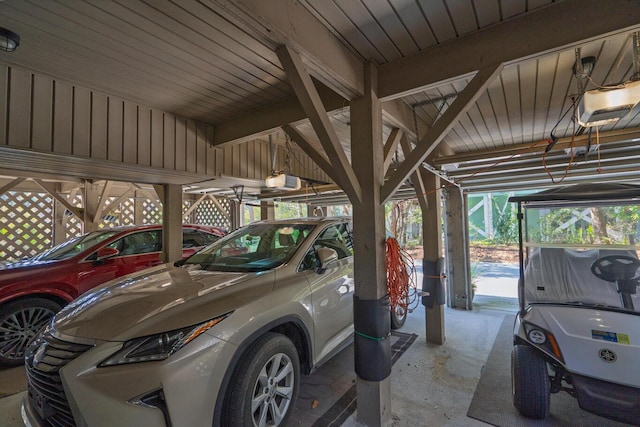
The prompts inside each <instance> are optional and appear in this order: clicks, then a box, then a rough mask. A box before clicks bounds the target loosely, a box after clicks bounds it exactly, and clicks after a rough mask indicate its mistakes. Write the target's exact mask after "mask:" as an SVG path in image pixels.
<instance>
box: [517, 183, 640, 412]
mask: <svg viewBox="0 0 640 427" xmlns="http://www.w3.org/2000/svg"><path fill="white" fill-rule="evenodd" d="M509 200H510V201H512V202H517V203H518V227H519V235H520V239H519V243H520V278H519V281H518V299H519V304H520V307H519V312H518V314H517V316H516V321H515V325H514V332H513V337H514V340H513V341H514V347H513V350H512V354H511V381H512V393H513V404H514V406H515V407H516V409H517V410H518V412H520V414H522V415H524V416H525V417H528V418H534V419H544V418H546V417H547V416H548V415H549V407H550V395H551V394H552V393H558V392H560V391H564V392H567V393H569V394H570V395H571V396H573V397H575V398H576V399H577V401H578V404H579V405H580V407H581V408H582V409H583V410H586V411H589V412H592V413H595V414H597V415H600V416H603V417H606V418H610V419H614V420H618V421H622V422H626V423H629V424H638V423H640V298H639V294H638V292H637V289H638V286H639V284H640V261H639V260H638V256H637V249H639V248H640V245H639V244H638V243H640V242H638V232H639V230H640V186H636V185H631V184H613V183H612V184H588V185H582V184H579V185H574V186H568V187H562V188H554V189H551V190H546V191H542V192H539V193H536V194H531V195H526V196H514V197H511V198H510V199H509Z"/></svg>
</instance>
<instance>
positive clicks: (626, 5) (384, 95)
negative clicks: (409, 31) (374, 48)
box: [378, 0, 640, 100]
mask: <svg viewBox="0 0 640 427" xmlns="http://www.w3.org/2000/svg"><path fill="white" fill-rule="evenodd" d="M639 16H640V2H638V1H629V0H609V1H601V0H566V1H562V2H556V3H553V4H552V5H549V6H548V7H542V8H539V9H537V10H534V11H532V12H528V13H524V14H522V15H520V16H518V17H515V18H512V19H508V20H506V21H504V22H502V23H500V24H496V25H493V26H491V27H489V28H487V29H484V30H480V31H475V32H472V33H470V34H469V35H467V36H465V37H460V38H459V39H457V40H455V41H452V42H449V43H443V44H441V45H438V46H435V47H433V48H431V49H426V50H424V51H422V52H420V53H417V54H415V55H411V56H408V57H405V58H401V59H397V60H394V61H391V62H388V63H386V64H382V65H380V68H379V74H378V79H379V80H378V83H379V86H378V93H379V95H380V98H381V99H384V100H386V99H393V98H399V97H402V96H405V95H408V94H411V93H415V92H420V91H423V90H425V89H427V88H428V87H430V86H435V85H437V84H439V83H443V82H446V81H450V80H452V79H458V78H460V77H464V76H468V75H471V74H472V73H473V72H474V71H475V70H477V69H479V68H484V67H486V66H487V65H489V64H497V63H504V64H509V63H512V62H516V61H519V60H524V59H528V58H530V57H532V56H534V55H540V54H543V53H549V52H554V51H558V50H562V49H570V48H573V47H576V46H578V45H579V44H583V43H585V42H588V41H590V40H594V39H596V38H601V37H603V36H605V35H609V34H615V33H625V32H630V31H633V30H634V29H635V30H637V29H638V28H640V23H639V19H638V17H639ZM568 22H575V23H580V24H576V25H567V23H568ZM550 28H552V29H553V31H548V29H550Z"/></svg>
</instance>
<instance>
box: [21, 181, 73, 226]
mask: <svg viewBox="0 0 640 427" xmlns="http://www.w3.org/2000/svg"><path fill="white" fill-rule="evenodd" d="M33 182H35V183H36V184H38V185H39V186H40V187H42V189H43V190H44V191H46V192H47V193H49V195H51V197H53V198H54V199H56V200H57V201H58V202H60V204H61V205H62V206H64V207H65V208H66V209H67V210H68V211H69V212H71V213H72V214H74V215H75V216H77V217H78V218H79V219H81V220H83V221H84V216H83V210H82V209H80V208H77V207H76V206H73V205H72V204H71V203H69V201H68V200H67V199H66V198H65V197H63V196H61V195H60V194H58V192H57V191H56V185H55V184H54V183H50V182H45V181H43V180H41V179H34V180H33Z"/></svg>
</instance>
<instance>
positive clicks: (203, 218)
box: [195, 197, 231, 230]
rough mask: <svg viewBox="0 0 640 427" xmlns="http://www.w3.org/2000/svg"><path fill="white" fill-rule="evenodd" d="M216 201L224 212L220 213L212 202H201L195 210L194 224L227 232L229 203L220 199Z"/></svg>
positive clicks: (229, 225)
mask: <svg viewBox="0 0 640 427" xmlns="http://www.w3.org/2000/svg"><path fill="white" fill-rule="evenodd" d="M217 200H218V202H219V203H220V205H221V206H222V208H223V209H224V212H220V210H219V209H218V207H217V206H216V204H215V203H214V202H213V200H211V199H206V200H203V201H202V202H201V203H200V204H199V205H198V207H197V208H196V209H195V222H196V223H197V224H206V225H214V226H218V227H223V228H226V229H228V230H229V229H231V220H230V217H231V214H230V212H231V201H230V200H229V199H227V198H222V197H219V198H217Z"/></svg>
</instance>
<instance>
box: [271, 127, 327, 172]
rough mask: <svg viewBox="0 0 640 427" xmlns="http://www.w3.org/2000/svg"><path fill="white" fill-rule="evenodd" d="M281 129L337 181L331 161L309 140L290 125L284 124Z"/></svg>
mask: <svg viewBox="0 0 640 427" xmlns="http://www.w3.org/2000/svg"><path fill="white" fill-rule="evenodd" d="M282 130H284V131H285V132H286V134H287V135H289V137H290V138H291V139H292V140H293V141H294V142H295V143H296V144H298V145H299V146H300V148H302V150H303V151H304V152H305V153H306V154H307V156H309V157H311V160H313V161H314V162H315V164H316V165H318V166H319V167H320V169H322V171H323V172H324V173H326V174H327V175H329V177H330V178H331V179H332V180H333V181H335V182H338V181H337V179H336V176H335V172H334V170H333V167H332V166H331V163H329V160H327V158H326V157H325V156H324V155H323V154H322V153H320V152H319V151H318V150H316V148H315V147H314V146H313V145H311V143H310V142H309V141H307V138H305V136H304V135H302V134H301V133H300V132H298V129H296V128H295V127H293V126H290V125H285V126H282Z"/></svg>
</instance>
